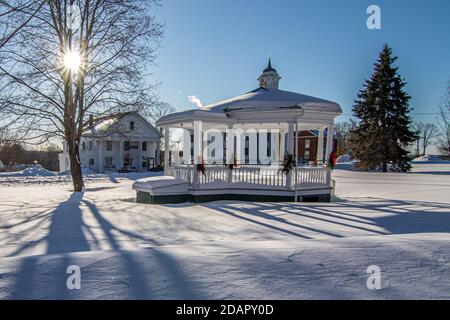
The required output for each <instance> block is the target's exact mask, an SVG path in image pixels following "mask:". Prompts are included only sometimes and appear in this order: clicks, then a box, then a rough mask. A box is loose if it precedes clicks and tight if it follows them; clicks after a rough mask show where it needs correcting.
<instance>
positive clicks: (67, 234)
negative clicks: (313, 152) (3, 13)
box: [0, 161, 450, 299]
mask: <svg viewBox="0 0 450 320" xmlns="http://www.w3.org/2000/svg"><path fill="white" fill-rule="evenodd" d="M147 175H150V174H147ZM333 176H334V179H335V180H336V185H337V189H336V199H335V201H334V202H333V203H305V204H294V203H257V202H248V203H244V202H230V201H227V202H214V203H208V204H199V205H194V204H190V203H186V204H179V205H161V206H157V205H144V204H136V203H134V197H135V195H134V192H133V191H132V190H131V184H132V182H133V181H134V180H136V179H138V178H140V177H143V175H141V174H131V175H126V174H122V175H120V174H111V175H89V176H88V177H87V179H86V187H87V188H86V191H85V192H84V193H83V194H80V193H72V192H71V191H70V182H69V180H68V178H64V177H61V176H53V177H41V179H39V178H38V177H22V178H21V177H2V176H1V175H0V298H1V299H7V298H43V299H46V298H60V299H65V298H67V299H72V298H74V299H90V298H93V299H109V298H112V299H115V298H125V299H134V298H149V299H176V298H185V299H203V298H211V299H238V298H242V299H271V298H273V299H299V298H306V299H310V298H319V299H330V298H341V299H362V298H369V299H390V298H444V299H445V298H446V299H450V281H449V280H448V279H450V233H449V232H450V163H448V162H442V163H434V162H430V161H420V162H415V163H414V170H413V173H408V174H398V173H388V174H383V173H362V172H354V171H344V170H335V172H334V174H333ZM12 178H14V179H12ZM31 178H36V179H33V180H31ZM2 179H3V180H2ZM21 179H22V180H21ZM30 181H31V182H30ZM69 265H78V266H80V267H81V289H80V290H68V289H67V286H66V279H67V278H68V276H69V274H66V269H67V267H68V266H69ZM371 265H377V266H379V267H380V269H381V290H369V289H368V288H367V286H366V281H367V278H368V274H367V273H366V270H367V268H368V267H369V266H371Z"/></svg>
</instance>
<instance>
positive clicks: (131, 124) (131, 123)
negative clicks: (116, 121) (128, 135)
mask: <svg viewBox="0 0 450 320" xmlns="http://www.w3.org/2000/svg"><path fill="white" fill-rule="evenodd" d="M130 130H134V121H130Z"/></svg>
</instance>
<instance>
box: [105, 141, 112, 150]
mask: <svg viewBox="0 0 450 320" xmlns="http://www.w3.org/2000/svg"><path fill="white" fill-rule="evenodd" d="M106 151H112V141H106Z"/></svg>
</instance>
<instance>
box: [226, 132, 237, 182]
mask: <svg viewBox="0 0 450 320" xmlns="http://www.w3.org/2000/svg"><path fill="white" fill-rule="evenodd" d="M226 135H227V136H226V137H227V139H226V143H227V148H226V149H227V154H226V155H225V159H226V165H228V166H230V165H233V164H234V158H235V154H234V130H233V125H228V127H227V131H226ZM228 182H229V183H232V182H233V170H230V169H229V170H228Z"/></svg>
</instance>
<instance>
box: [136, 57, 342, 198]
mask: <svg viewBox="0 0 450 320" xmlns="http://www.w3.org/2000/svg"><path fill="white" fill-rule="evenodd" d="M258 80H259V82H260V87H259V88H258V89H256V90H254V91H251V92H248V93H245V94H243V95H240V96H237V97H234V98H231V99H228V100H224V101H220V102H217V103H213V104H211V105H207V106H204V107H201V108H198V109H194V110H188V111H184V112H178V113H173V114H170V115H167V116H165V117H162V118H161V119H159V120H158V121H157V126H158V127H163V128H164V136H165V150H166V151H165V159H164V172H165V175H164V177H155V178H148V179H144V180H139V181H137V182H135V183H134V185H133V188H134V189H135V190H136V191H137V201H138V202H146V203H167V202H184V201H193V202H203V201H211V200H227V199H237V200H261V201H262V200H265V201H330V198H331V194H332V190H333V186H332V181H331V177H330V169H329V167H328V165H327V161H326V160H327V159H329V155H330V153H331V151H332V148H333V134H332V132H333V123H334V119H335V117H337V116H339V115H340V114H342V111H341V108H340V106H339V105H338V104H337V103H335V102H331V101H327V100H323V99H320V98H315V97H311V96H307V95H303V94H299V93H294V92H289V91H284V90H279V89H278V83H279V80H280V77H279V75H278V73H277V72H276V70H275V69H273V68H272V66H271V63H270V61H269V65H268V67H267V68H266V69H265V70H264V71H263V73H262V75H261V76H260V77H259V79H258ZM171 129H182V131H183V137H184V138H183V154H182V160H181V161H179V163H173V161H171V159H170V156H169V152H167V150H169V146H170V132H171ZM301 130H317V131H318V133H319V134H318V146H317V150H318V156H317V160H316V161H314V162H311V163H306V164H302V165H300V164H299V162H298V150H297V149H298V145H299V144H298V139H299V135H298V132H300V131H301ZM325 133H327V134H326V141H324V137H325ZM286 158H290V159H293V160H294V165H293V167H292V168H291V169H290V170H287V171H288V172H286V170H285V171H283V168H285V167H286V166H285V165H283V161H284V160H285V159H286ZM295 159H297V161H296V160H295ZM202 163H203V164H204V165H202ZM201 169H204V170H201Z"/></svg>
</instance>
